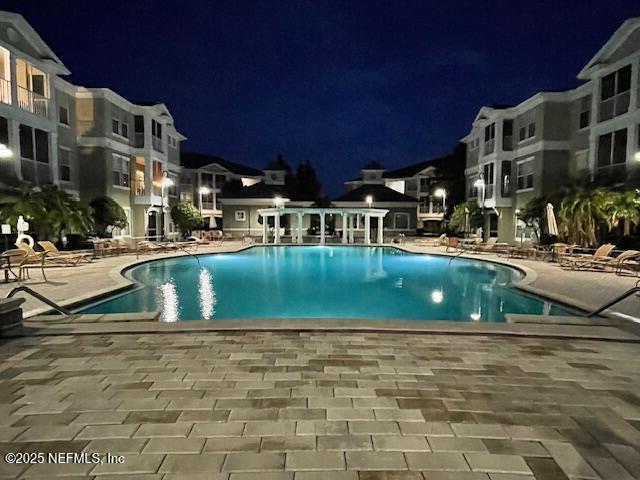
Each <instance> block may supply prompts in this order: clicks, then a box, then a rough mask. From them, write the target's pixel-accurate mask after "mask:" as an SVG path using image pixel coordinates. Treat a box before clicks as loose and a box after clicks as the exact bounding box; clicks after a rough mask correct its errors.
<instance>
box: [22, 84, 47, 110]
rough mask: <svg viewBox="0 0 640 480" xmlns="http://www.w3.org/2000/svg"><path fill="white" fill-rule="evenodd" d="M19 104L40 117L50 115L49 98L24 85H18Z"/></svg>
mask: <svg viewBox="0 0 640 480" xmlns="http://www.w3.org/2000/svg"><path fill="white" fill-rule="evenodd" d="M18 106H19V107H20V108H21V109H23V110H26V111H28V112H31V113H33V114H35V115H38V116H40V117H47V116H48V115H49V99H48V98H47V97H45V96H44V95H40V94H39V93H36V92H32V91H31V90H27V89H26V88H23V87H18Z"/></svg>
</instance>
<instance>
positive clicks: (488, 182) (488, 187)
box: [482, 162, 495, 198]
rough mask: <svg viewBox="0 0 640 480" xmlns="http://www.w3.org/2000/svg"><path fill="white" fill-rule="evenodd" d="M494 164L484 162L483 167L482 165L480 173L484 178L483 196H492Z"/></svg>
mask: <svg viewBox="0 0 640 480" xmlns="http://www.w3.org/2000/svg"><path fill="white" fill-rule="evenodd" d="M494 169H495V166H494V164H493V162H492V163H486V164H485V165H484V167H482V175H483V178H484V198H493V184H494V180H493V172H494Z"/></svg>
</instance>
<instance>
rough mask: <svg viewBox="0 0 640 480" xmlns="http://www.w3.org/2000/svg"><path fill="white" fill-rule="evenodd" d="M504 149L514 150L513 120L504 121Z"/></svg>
mask: <svg viewBox="0 0 640 480" xmlns="http://www.w3.org/2000/svg"><path fill="white" fill-rule="evenodd" d="M502 149H503V150H505V151H509V150H513V120H505V121H504V122H503V123H502Z"/></svg>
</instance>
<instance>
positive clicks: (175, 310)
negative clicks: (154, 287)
mask: <svg viewBox="0 0 640 480" xmlns="http://www.w3.org/2000/svg"><path fill="white" fill-rule="evenodd" d="M158 296H159V297H160V301H159V303H160V305H162V309H161V313H160V321H161V322H177V321H178V320H180V315H179V313H180V302H179V300H178V290H177V289H176V285H175V283H173V280H169V281H168V282H166V283H163V284H162V285H160V287H159V288H158Z"/></svg>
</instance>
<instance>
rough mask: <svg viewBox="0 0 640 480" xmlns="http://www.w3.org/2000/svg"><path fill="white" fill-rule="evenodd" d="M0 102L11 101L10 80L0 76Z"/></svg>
mask: <svg viewBox="0 0 640 480" xmlns="http://www.w3.org/2000/svg"><path fill="white" fill-rule="evenodd" d="M0 102H2V103H9V104H10V103H11V82H10V81H9V80H6V79H4V78H0Z"/></svg>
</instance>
